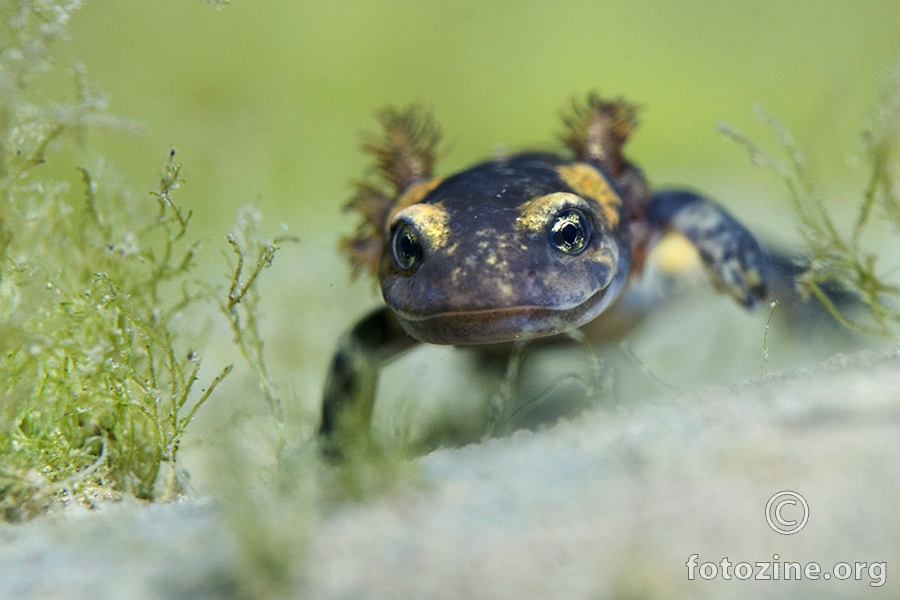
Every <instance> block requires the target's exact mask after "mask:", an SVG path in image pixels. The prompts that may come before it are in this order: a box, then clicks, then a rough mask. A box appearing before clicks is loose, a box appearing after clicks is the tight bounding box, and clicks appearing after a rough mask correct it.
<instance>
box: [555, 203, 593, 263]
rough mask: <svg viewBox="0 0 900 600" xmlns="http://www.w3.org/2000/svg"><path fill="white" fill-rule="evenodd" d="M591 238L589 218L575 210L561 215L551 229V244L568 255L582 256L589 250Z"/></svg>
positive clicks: (567, 210)
mask: <svg viewBox="0 0 900 600" xmlns="http://www.w3.org/2000/svg"><path fill="white" fill-rule="evenodd" d="M590 237H591V231H590V228H589V226H588V220H587V217H585V216H584V213H582V212H581V211H580V210H576V209H574V208H567V209H566V210H564V211H562V212H561V213H559V215H558V216H557V217H556V220H555V221H554V222H553V227H552V228H551V229H550V244H551V245H552V246H554V247H555V248H556V249H557V250H560V251H562V252H565V253H566V254H572V255H575V254H580V253H581V252H582V251H583V250H584V249H585V248H587V245H588V242H589V241H590Z"/></svg>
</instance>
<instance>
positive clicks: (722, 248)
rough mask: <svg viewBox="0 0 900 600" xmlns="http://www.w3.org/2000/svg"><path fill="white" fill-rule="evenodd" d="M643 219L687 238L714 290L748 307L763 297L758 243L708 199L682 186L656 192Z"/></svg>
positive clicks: (763, 261) (763, 277)
mask: <svg viewBox="0 0 900 600" xmlns="http://www.w3.org/2000/svg"><path fill="white" fill-rule="evenodd" d="M646 219H647V223H648V224H649V225H650V227H651V228H653V229H655V230H657V231H666V230H673V231H676V232H678V233H680V234H682V235H683V236H685V237H686V238H687V239H688V240H690V241H691V243H693V244H694V246H696V247H697V250H698V251H699V252H700V258H701V259H702V260H703V265H704V266H705V267H706V269H707V271H708V272H709V273H710V276H711V277H712V282H713V285H714V286H715V287H716V288H718V289H720V290H722V291H724V292H727V293H728V294H730V295H731V296H732V297H733V298H735V299H736V300H737V301H738V302H740V303H741V304H743V305H744V306H746V307H748V308H754V307H756V306H757V305H758V304H759V302H760V301H761V300H762V299H763V298H764V297H765V295H766V279H767V274H766V265H767V260H766V257H765V253H764V252H763V250H762V248H761V247H760V245H759V242H757V241H756V238H754V237H753V235H751V234H750V232H749V231H747V229H746V228H745V227H744V226H743V225H741V224H740V223H739V222H738V221H737V220H736V219H735V218H734V217H732V216H731V215H730V214H728V212H727V211H726V210H725V209H724V208H722V207H721V206H719V205H718V204H716V203H715V202H713V201H712V200H709V199H707V198H704V197H702V196H699V195H697V194H695V193H693V192H688V191H684V190H663V191H660V192H656V193H655V194H653V196H652V197H651V198H650V201H649V203H648V204H647V207H646Z"/></svg>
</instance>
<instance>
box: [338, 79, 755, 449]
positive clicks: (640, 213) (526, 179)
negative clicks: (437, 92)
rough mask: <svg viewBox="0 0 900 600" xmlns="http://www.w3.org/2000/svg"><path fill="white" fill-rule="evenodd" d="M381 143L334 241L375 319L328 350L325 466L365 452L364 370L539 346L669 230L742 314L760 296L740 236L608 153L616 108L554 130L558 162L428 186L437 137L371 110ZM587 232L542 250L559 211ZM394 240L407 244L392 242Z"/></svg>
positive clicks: (751, 252)
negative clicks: (405, 254)
mask: <svg viewBox="0 0 900 600" xmlns="http://www.w3.org/2000/svg"><path fill="white" fill-rule="evenodd" d="M381 119H382V124H383V125H384V129H385V135H384V138H382V139H379V140H374V141H372V140H370V141H369V142H368V143H367V144H366V145H365V149H366V151H367V152H369V153H370V154H371V155H372V156H373V157H374V158H375V160H376V165H375V166H376V169H377V173H379V174H380V175H381V178H382V181H380V182H379V181H375V182H373V181H371V180H367V181H363V182H360V183H359V184H357V194H356V196H354V198H353V199H352V200H351V204H350V206H351V208H353V209H355V210H357V211H358V212H360V214H361V215H363V217H364V219H363V222H362V223H361V225H360V226H359V228H358V229H357V231H356V233H355V235H354V236H352V237H350V238H348V239H346V240H345V241H344V242H343V248H344V250H345V251H346V252H347V254H348V257H349V258H350V260H351V262H352V264H353V266H354V269H355V270H357V271H362V270H367V271H369V272H370V273H372V274H374V275H376V276H377V278H378V281H379V282H380V285H381V290H382V294H383V296H384V300H385V304H386V306H385V307H384V308H381V309H379V310H377V311H375V312H374V313H372V314H370V315H368V316H367V317H365V318H364V319H363V320H361V321H360V322H359V324H357V326H355V327H354V328H353V329H351V330H350V331H349V332H348V333H347V334H346V335H345V336H344V337H343V338H342V340H341V342H340V344H339V346H338V349H337V352H336V353H335V356H334V359H333V361H332V366H331V370H330V372H329V375H328V379H327V382H326V386H325V395H324V403H323V413H322V414H323V417H322V426H321V428H320V432H321V435H322V441H323V448H325V449H326V450H327V452H328V454H329V456H332V457H335V456H338V455H340V453H341V452H342V450H341V449H342V448H347V447H348V446H352V445H354V444H356V443H357V442H360V441H363V440H367V439H368V430H367V428H368V420H369V416H370V415H371V411H372V404H373V402H374V394H375V389H376V382H377V378H378V373H379V371H380V369H381V368H382V367H383V366H384V364H386V363H387V362H389V361H390V360H392V359H393V358H394V357H396V356H397V355H398V354H399V353H401V352H403V351H404V350H406V349H408V348H410V347H412V346H414V345H415V344H417V343H420V342H427V343H434V344H454V345H477V344H494V343H501V342H510V341H514V340H522V339H530V338H536V337H544V336H551V335H554V334H558V333H561V332H564V331H568V330H572V329H575V328H578V327H581V326H582V325H585V324H586V323H588V322H590V321H592V320H593V319H595V318H596V317H597V316H598V315H600V314H601V313H602V312H603V311H604V309H606V308H607V307H608V306H609V305H610V304H611V303H612V302H613V301H615V300H616V299H617V298H618V297H619V296H620V295H621V294H622V291H623V289H624V288H625V287H626V285H627V283H628V281H629V280H630V279H632V278H636V277H640V275H641V273H642V270H643V262H644V258H645V257H646V255H647V253H648V251H649V249H650V247H651V246H652V244H653V243H655V241H656V240H658V239H659V238H660V237H661V236H662V235H663V234H665V233H667V232H670V231H674V232H677V233H680V234H681V235H683V236H684V237H686V238H687V239H688V240H689V241H690V242H691V243H693V245H694V246H695V247H696V248H697V249H698V251H699V254H700V257H701V259H702V260H703V262H704V264H705V265H706V267H707V270H708V271H709V273H710V275H711V279H712V282H713V285H715V286H716V287H717V288H719V289H721V290H722V291H724V292H726V293H728V294H730V295H731V296H732V297H734V298H735V299H736V300H737V301H738V302H740V303H741V304H743V305H745V306H748V307H753V306H755V305H757V304H758V303H759V301H760V299H761V298H762V297H763V296H764V294H765V289H766V259H765V257H764V254H763V252H762V250H761V248H760V246H759V244H758V243H757V241H756V239H755V238H754V237H753V236H752V235H751V234H750V233H749V232H748V231H747V230H746V229H745V228H744V227H743V226H742V225H741V224H740V223H738V221H736V220H735V219H734V218H733V217H732V216H731V215H729V214H728V213H727V212H726V211H725V210H724V209H723V208H721V207H720V206H718V205H717V204H715V203H714V202H712V201H710V200H708V199H706V198H703V197H701V196H699V195H697V194H694V193H693V192H687V191H681V190H672V191H661V192H656V193H652V192H651V191H650V190H649V187H648V185H647V182H646V180H645V179H644V177H643V174H642V173H641V171H640V169H638V168H637V167H635V166H634V165H632V164H631V163H630V162H629V161H628V160H627V159H626V158H625V157H624V156H623V154H622V146H623V145H624V143H625V141H626V140H627V138H628V136H629V135H630V134H631V132H632V130H633V129H634V126H635V109H634V107H632V106H631V105H628V104H627V103H625V102H623V101H614V102H606V101H603V100H601V99H600V98H598V97H596V96H590V97H589V98H588V102H587V104H586V105H583V106H581V105H575V107H574V112H573V115H572V116H570V117H569V118H567V119H566V125H567V127H568V131H567V133H566V135H565V136H564V140H565V142H566V144H567V146H568V147H569V149H570V150H571V151H572V154H573V155H574V156H573V157H571V158H567V157H564V156H559V155H555V154H546V153H524V154H517V155H513V156H509V157H503V158H498V159H494V160H490V161H487V162H482V163H480V164H476V165H475V166H473V167H470V168H468V169H466V170H464V171H461V172H460V173H457V174H455V175H452V176H450V177H447V178H445V179H440V178H435V177H434V175H433V174H432V172H431V170H432V166H433V164H434V162H435V156H436V146H437V143H438V138H439V135H438V131H437V127H436V126H435V125H434V123H433V122H432V121H431V120H430V119H429V118H428V116H427V115H424V116H423V114H422V113H421V111H417V110H414V109H411V110H409V111H406V112H399V111H394V110H386V111H383V112H382V113H381ZM573 209H574V211H575V212H577V214H578V215H581V216H580V217H579V219H581V218H582V217H583V221H582V220H579V223H584V224H585V225H586V229H587V231H588V234H587V235H586V236H584V238H583V239H584V240H586V243H585V244H584V245H583V246H581V247H580V249H579V250H578V251H575V252H569V251H564V250H561V249H560V247H559V245H558V244H556V245H554V244H555V243H554V242H553V241H552V240H553V239H556V238H552V236H551V233H552V232H553V231H555V230H554V227H555V226H556V225H558V224H559V223H560V222H561V221H560V219H562V218H564V215H566V214H569V215H571V214H572V213H573ZM398 230H399V232H401V233H404V232H407V233H409V235H410V236H411V237H412V238H414V239H415V241H416V244H415V245H414V246H410V247H414V248H416V252H415V253H414V254H415V260H412V261H411V262H410V263H408V264H404V262H403V260H399V261H398V258H397V256H396V254H395V250H396V247H395V246H393V245H392V244H393V240H394V237H395V232H398ZM403 239H407V238H403Z"/></svg>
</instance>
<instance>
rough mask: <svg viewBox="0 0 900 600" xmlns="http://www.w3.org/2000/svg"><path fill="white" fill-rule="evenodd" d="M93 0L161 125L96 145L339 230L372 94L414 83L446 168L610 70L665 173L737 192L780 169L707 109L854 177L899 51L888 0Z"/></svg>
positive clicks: (550, 118)
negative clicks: (728, 133)
mask: <svg viewBox="0 0 900 600" xmlns="http://www.w3.org/2000/svg"><path fill="white" fill-rule="evenodd" d="M85 4H86V6H85V8H84V10H82V11H81V12H80V13H78V14H77V15H76V18H75V20H74V22H73V28H72V33H73V37H74V41H73V43H72V44H71V45H70V47H71V50H72V53H73V55H75V56H76V57H78V58H79V59H80V60H81V61H83V62H84V63H85V65H86V66H87V70H88V75H89V78H90V80H91V81H92V83H93V84H94V85H96V86H97V87H99V88H100V89H102V90H104V91H105V92H107V93H109V94H110V98H111V109H112V111H113V112H115V113H117V114H120V115H125V116H129V117H134V118H136V119H139V120H141V121H142V122H144V123H145V124H146V125H147V126H148V127H149V138H147V139H134V138H128V137H125V136H121V135H110V136H106V135H104V136H95V137H94V139H93V140H92V145H93V146H94V148H97V149H99V150H100V151H102V152H104V153H106V154H107V155H109V156H111V157H114V158H113V164H114V166H115V167H116V168H117V169H120V170H121V171H123V172H124V173H125V174H126V175H127V176H128V181H133V182H136V183H141V182H146V184H147V186H148V187H149V186H150V185H152V183H153V177H154V173H153V172H148V169H147V166H148V165H155V164H157V163H158V162H160V160H161V159H160V157H161V156H162V155H163V153H164V152H165V151H166V149H167V148H168V146H169V145H170V144H172V145H174V146H175V147H176V148H177V149H178V151H179V156H180V158H181V160H182V162H183V163H184V164H185V168H186V170H185V178H186V179H187V181H188V185H189V190H190V195H191V204H192V206H193V208H194V210H195V212H196V214H197V217H198V222H200V223H202V224H203V227H204V228H205V230H207V231H218V230H221V229H223V228H225V227H227V226H228V224H229V223H230V222H231V220H232V218H233V214H234V209H235V208H236V207H237V206H239V205H241V204H244V203H247V202H255V203H257V204H259V205H260V206H261V207H262V209H263V212H264V213H265V214H266V215H267V217H269V218H272V219H278V220H281V221H284V222H285V223H287V224H288V225H289V227H290V228H291V229H292V230H295V231H297V232H299V233H300V234H301V235H304V234H308V235H315V236H317V237H318V235H319V234H322V235H323V236H325V237H328V236H332V237H334V236H335V235H336V234H337V233H338V232H339V231H347V229H348V228H349V224H348V223H345V222H343V221H335V220H334V218H335V216H336V215H337V214H338V212H337V210H338V207H339V206H340V204H341V202H342V201H343V200H344V198H345V197H346V196H347V195H348V186H347V182H348V180H349V179H351V178H353V177H357V176H358V175H359V174H360V172H361V169H362V167H363V164H364V163H363V159H362V157H361V156H360V155H359V154H358V152H357V142H358V133H359V132H360V131H361V130H365V129H371V128H372V127H373V125H374V124H373V121H372V118H371V115H372V113H373V111H374V110H375V109H377V108H378V107H381V106H383V105H385V104H401V105H403V104H407V103H410V102H413V101H420V102H422V103H425V104H427V105H430V106H432V107H433V108H434V111H435V112H436V114H437V116H438V119H439V121H440V123H441V124H442V127H443V130H444V132H445V135H446V138H447V140H448V141H449V142H450V149H449V152H448V153H447V155H446V158H445V160H444V161H443V162H442V164H441V165H439V169H441V170H452V169H456V168H459V167H462V166H465V165H466V164H468V163H471V162H472V161H475V160H477V159H480V158H483V157H485V156H486V155H488V154H489V153H490V152H491V151H492V150H493V149H495V148H497V147H508V148H512V149H516V148H521V147H527V146H529V145H542V146H545V147H546V146H548V145H550V144H552V143H553V142H554V134H555V132H556V131H557V130H558V129H559V124H558V119H557V112H558V110H559V109H560V108H562V107H564V106H565V105H566V104H567V102H568V101H569V99H570V98H571V97H573V96H576V95H578V96H580V95H583V94H584V93H585V92H586V91H587V90H591V89H598V90H600V91H601V92H602V93H604V94H607V95H620V94H621V95H623V96H625V97H626V98H628V99H630V100H632V101H636V102H639V103H641V104H643V105H644V107H645V110H644V112H643V113H642V118H641V121H642V127H641V129H640V130H639V132H638V134H637V135H636V137H635V138H634V140H633V142H632V144H631V145H630V146H629V151H630V154H631V156H632V157H633V158H634V159H635V160H636V161H637V162H639V164H641V165H642V166H643V167H644V168H645V170H646V171H647V174H648V176H649V177H650V178H651V180H652V181H654V182H660V183H663V182H685V183H696V184H698V185H699V184H705V185H706V186H707V190H708V191H709V192H712V193H716V194H717V195H719V196H720V197H722V196H724V197H725V198H723V199H724V201H726V203H729V202H728V198H727V196H728V195H729V194H731V193H732V192H733V191H734V190H735V189H737V188H739V187H742V186H743V185H745V184H746V182H747V180H748V179H749V180H751V181H756V182H757V185H766V181H767V178H766V177H765V176H762V175H760V174H758V173H754V172H752V170H751V168H750V167H749V166H748V161H747V159H746V157H745V155H744V154H743V152H742V151H741V150H740V149H739V148H737V147H735V146H734V145H733V144H732V143H731V142H729V141H727V140H725V139H723V138H722V137H721V136H720V135H719V134H718V132H717V131H716V127H715V125H716V123H717V122H720V121H722V122H727V123H730V124H732V125H735V126H737V127H738V128H740V129H743V130H745V131H748V132H749V133H751V134H760V132H762V129H761V128H760V127H758V125H757V124H756V122H755V119H754V116H753V113H752V108H753V106H754V105H756V104H758V105H760V106H762V107H763V108H765V109H766V110H767V111H769V112H771V113H773V114H774V115H776V116H777V117H778V118H780V119H782V120H783V121H784V122H785V123H786V124H787V125H788V127H789V128H790V130H791V131H792V132H793V133H794V134H795V135H796V137H797V138H798V141H799V142H800V144H801V146H803V147H804V148H805V149H807V150H808V151H809V152H810V160H811V163H812V166H813V169H814V172H815V173H816V174H817V175H818V176H819V177H820V178H821V179H823V180H825V181H828V180H833V179H841V178H843V177H846V176H847V174H848V168H849V167H848V162H847V157H848V154H850V153H852V152H853V151H855V150H856V149H857V148H856V145H855V142H856V140H857V139H858V134H859V132H860V131H861V129H862V128H864V127H865V125H866V120H867V117H868V115H869V114H870V113H871V110H872V107H873V104H874V102H875V99H876V97H877V93H878V90H879V86H880V85H881V84H882V83H883V82H884V80H885V79H886V76H887V74H888V73H889V71H890V69H891V68H892V66H893V64H894V62H895V61H896V60H897V58H898V56H900V35H898V30H897V24H898V23H900V3H898V2H896V0H879V1H860V2H845V1H843V0H824V1H823V0H808V1H807V0H796V1H791V2H782V1H767V0H753V1H750V0H748V1H721V0H702V1H693V2H680V3H674V2H662V1H641V0H622V1H607V2H600V1H591V2H589V1H570V2H535V1H522V0H518V1H516V2H511V1H510V2H502V1H496V2H458V1H457V2H446V1H443V2H442V1H434V2H422V1H420V0H419V1H417V0H386V1H381V2H349V1H346V0H329V1H327V2H325V1H318V2H300V1H296V0H265V1H260V0H255V1H254V0H233V2H232V3H231V4H230V5H229V6H228V7H226V8H225V9H223V10H220V11H216V10H214V9H213V8H212V7H211V6H210V5H208V4H206V3H204V2H201V1H198V0H194V1H192V0H152V1H147V0H145V1H136V0H88V1H87V2H86V3H85ZM758 137H765V136H764V135H759V136H758ZM851 166H852V165H851ZM729 182H738V183H737V184H735V183H729ZM740 195H741V196H743V194H740ZM323 218H325V220H323Z"/></svg>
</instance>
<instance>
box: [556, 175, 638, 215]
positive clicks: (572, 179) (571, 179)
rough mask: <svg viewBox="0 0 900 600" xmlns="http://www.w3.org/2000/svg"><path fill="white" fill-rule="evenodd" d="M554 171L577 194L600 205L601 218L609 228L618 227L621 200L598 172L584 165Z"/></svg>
mask: <svg viewBox="0 0 900 600" xmlns="http://www.w3.org/2000/svg"><path fill="white" fill-rule="evenodd" d="M556 171H557V172H558V173H559V176H560V177H562V179H563V181H565V182H566V185H568V186H569V187H570V188H572V189H573V190H575V192H576V193H577V194H579V195H581V196H583V197H585V198H591V199H593V200H596V201H597V202H599V203H600V208H601V209H602V210H603V216H604V217H605V218H606V221H607V222H608V223H609V226H610V227H611V228H613V229H615V227H617V226H618V224H619V217H620V213H621V211H622V199H621V198H619V196H618V195H617V194H616V193H615V192H614V191H613V190H612V188H611V187H610V186H609V183H608V182H607V181H606V178H605V177H603V175H602V174H601V173H600V171H598V170H597V169H595V168H594V167H592V166H590V165H586V164H584V163H576V164H573V165H565V166H562V167H557V168H556Z"/></svg>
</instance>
